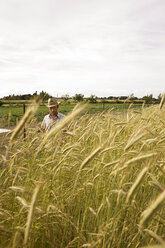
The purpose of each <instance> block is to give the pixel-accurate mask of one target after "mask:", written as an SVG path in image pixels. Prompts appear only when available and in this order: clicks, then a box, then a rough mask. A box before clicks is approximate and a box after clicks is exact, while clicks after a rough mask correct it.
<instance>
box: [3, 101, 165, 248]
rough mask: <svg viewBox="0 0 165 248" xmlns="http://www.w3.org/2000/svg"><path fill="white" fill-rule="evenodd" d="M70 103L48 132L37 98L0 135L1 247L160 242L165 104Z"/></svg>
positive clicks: (111, 247) (164, 226)
mask: <svg viewBox="0 0 165 248" xmlns="http://www.w3.org/2000/svg"><path fill="white" fill-rule="evenodd" d="M69 106H70V109H69V107H68V109H67V110H66V107H65V106H64V105H63V106H62V105H61V106H60V111H61V112H62V113H64V114H65V113H68V112H70V111H71V110H72V112H71V113H70V114H69V115H67V117H66V118H65V119H64V120H63V121H62V122H60V123H59V124H57V125H56V126H55V127H54V128H53V129H52V130H50V132H48V133H42V132H38V130H37V128H36V127H37V126H38V127H39V126H40V117H41V116H42V117H43V115H45V113H46V112H47V109H46V107H44V106H42V107H41V106H40V107H39V106H38V105H37V104H34V105H33V106H31V107H30V108H29V110H27V112H26V114H25V116H24V117H23V118H22V120H21V122H19V123H18V124H17V126H16V127H15V129H14V130H13V132H12V133H9V134H5V135H4V134H3V136H1V142H2V143H3V144H4V142H5V146H3V149H4V150H3V154H2V155H1V156H0V247H2V248H3V247H4V248H6V247H12V248H22V247H29V248H38V247H39V248H45V247H48V248H138V247H139V248H142V247H148V248H149V247H153V248H163V247H165V152H164V151H165V108H164V107H163V106H162V105H161V106H160V107H159V106H150V107H148V108H144V107H142V106H139V107H138V109H134V108H133V107H131V106H130V107H129V106H128V105H127V106H126V107H123V109H122V110H121V109H120V107H121V106H119V107H118V108H117V106H114V108H111V107H109V105H107V106H104V107H105V111H101V109H100V110H99V109H97V105H94V106H92V105H90V106H82V105H78V106H75V107H74V106H73V105H72V104H71V105H69ZM99 106H100V107H102V106H101V105H99ZM123 106H124V105H123ZM73 107H74V109H73ZM91 107H93V108H94V107H95V108H96V109H97V110H98V111H95V113H94V114H91V113H93V112H92V111H94V110H91V109H90V108H91ZM15 108H16V107H15ZM37 108H38V109H37ZM1 109H2V108H1ZM96 109H95V110H96ZM64 110H65V111H66V112H65V111H64ZM3 111H6V109H5V110H3ZM10 111H11V109H10ZM13 111H14V110H12V115H14V112H13ZM20 111H21V110H20ZM16 112H17V113H18V109H16ZM123 112H124V114H122V113H123ZM3 113H4V112H3ZM6 115H7V116H8V117H6V120H8V121H10V120H11V117H10V115H9V114H8V112H6ZM33 115H34V116H35V118H36V120H34V119H35V118H34V117H33ZM20 116H21V115H20ZM3 118H4V114H3ZM9 118H10V119H9ZM41 119H42V118H41ZM2 122H3V121H2ZM34 122H35V123H36V125H35V127H34ZM25 124H26V125H28V129H27V133H26V138H24V137H23V135H22V132H23V128H24V125H25Z"/></svg>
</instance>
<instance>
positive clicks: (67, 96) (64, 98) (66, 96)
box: [62, 94, 70, 102]
mask: <svg viewBox="0 0 165 248" xmlns="http://www.w3.org/2000/svg"><path fill="white" fill-rule="evenodd" d="M69 98H70V97H69V94H65V95H63V96H62V99H63V100H64V101H65V102H67V101H68V100H69Z"/></svg>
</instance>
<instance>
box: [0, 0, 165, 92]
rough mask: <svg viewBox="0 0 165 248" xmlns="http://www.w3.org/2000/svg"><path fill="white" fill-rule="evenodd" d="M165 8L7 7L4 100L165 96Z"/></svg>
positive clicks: (56, 3) (89, 2)
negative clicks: (23, 96)
mask: <svg viewBox="0 0 165 248" xmlns="http://www.w3.org/2000/svg"><path fill="white" fill-rule="evenodd" d="M164 13H165V0H138V1H137V0H0V86H1V87H0V97H3V96H6V95H9V94H28V93H34V92H35V91H38V92H40V91H42V90H44V91H46V92H48V93H50V94H52V95H53V96H57V94H58V96H61V95H64V94H67V93H68V94H69V95H70V96H73V95H74V94H75V93H82V94H84V95H85V96H90V95H91V94H95V95H97V96H110V95H114V96H119V95H129V94H131V93H134V95H135V96H138V97H140V96H144V95H146V94H151V93H153V94H154V96H157V95H158V94H159V93H163V92H164V91H165V69H164V66H165V14H164Z"/></svg>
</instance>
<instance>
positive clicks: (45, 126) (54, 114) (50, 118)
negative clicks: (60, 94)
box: [41, 98, 65, 132]
mask: <svg viewBox="0 0 165 248" xmlns="http://www.w3.org/2000/svg"><path fill="white" fill-rule="evenodd" d="M58 106H59V103H58V102H57V100H56V98H49V99H48V105H47V107H48V108H49V110H50V113H49V114H48V115H46V116H45V117H44V119H43V121H42V124H41V129H42V131H43V132H45V131H46V132H48V131H49V130H50V129H51V128H52V127H53V126H54V125H55V124H56V123H57V122H58V121H60V120H61V119H63V118H64V117H65V115H63V114H61V113H58Z"/></svg>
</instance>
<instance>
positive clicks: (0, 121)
mask: <svg viewBox="0 0 165 248" xmlns="http://www.w3.org/2000/svg"><path fill="white" fill-rule="evenodd" d="M75 105H76V104H64V103H63V104H61V105H60V107H59V112H62V113H63V114H65V115H67V114H68V113H69V112H71V111H72V109H73V108H74V107H75ZM28 106H29V105H26V108H27V107H28ZM129 106H130V104H128V103H125V104H111V103H105V104H104V105H103V104H102V103H97V104H88V107H87V109H86V112H87V113H89V114H95V113H98V112H102V111H108V110H111V109H114V111H115V112H126V111H127V109H128V107H129ZM141 107H142V105H141V104H135V105H132V107H131V108H133V109H141ZM48 113H49V110H48V108H47V107H46V106H43V105H41V106H40V107H39V108H38V110H37V112H36V114H35V118H36V120H37V121H42V120H43V118H44V116H45V115H46V114H48ZM22 116H23V105H22V104H18V105H7V106H1V107H0V125H1V127H8V126H14V125H16V124H17V123H18V121H19V120H20V119H21V118H22Z"/></svg>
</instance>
